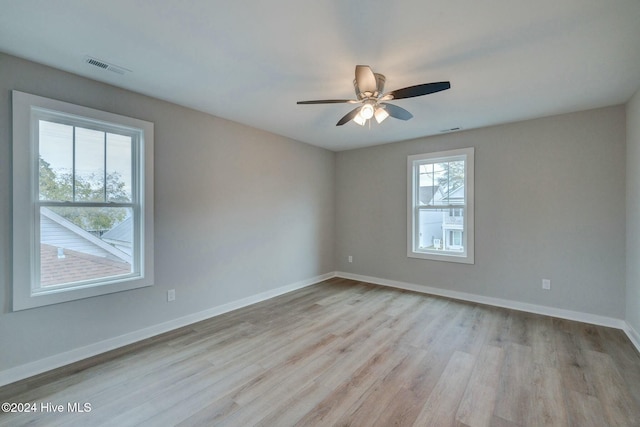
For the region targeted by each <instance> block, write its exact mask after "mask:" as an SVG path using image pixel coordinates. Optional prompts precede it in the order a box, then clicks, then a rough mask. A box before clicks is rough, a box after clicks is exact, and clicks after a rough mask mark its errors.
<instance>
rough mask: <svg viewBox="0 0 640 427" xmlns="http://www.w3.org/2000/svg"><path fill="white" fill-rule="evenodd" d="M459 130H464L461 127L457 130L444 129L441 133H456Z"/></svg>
mask: <svg viewBox="0 0 640 427" xmlns="http://www.w3.org/2000/svg"><path fill="white" fill-rule="evenodd" d="M458 130H462V128H461V127H456V128H449V129H442V130H441V131H440V133H446V132H455V131H458Z"/></svg>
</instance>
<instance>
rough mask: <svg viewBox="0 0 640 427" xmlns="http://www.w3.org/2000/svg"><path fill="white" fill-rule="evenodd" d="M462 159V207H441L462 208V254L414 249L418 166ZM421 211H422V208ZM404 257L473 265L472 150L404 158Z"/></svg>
mask: <svg viewBox="0 0 640 427" xmlns="http://www.w3.org/2000/svg"><path fill="white" fill-rule="evenodd" d="M456 160H464V162H465V163H464V164H465V173H464V176H465V183H464V199H465V205H464V206H460V205H450V206H446V205H445V206H443V207H442V208H443V209H460V208H461V207H463V208H464V209H463V224H464V230H463V233H462V236H463V239H462V240H463V242H462V243H463V247H464V251H461V252H458V251H445V250H433V249H432V250H429V249H421V248H419V247H418V242H419V236H418V233H419V226H418V223H417V221H418V219H419V215H418V212H419V211H420V209H421V208H420V195H419V187H420V184H419V179H420V178H419V166H420V165H421V164H425V163H440V162H446V161H456ZM422 209H425V208H424V207H423V208H422ZM407 257H409V258H420V259H429V260H434V261H448V262H458V263H464V264H474V262H475V257H474V148H473V147H469V148H460V149H456V150H448V151H440V152H434V153H424V154H415V155H411V156H408V157H407Z"/></svg>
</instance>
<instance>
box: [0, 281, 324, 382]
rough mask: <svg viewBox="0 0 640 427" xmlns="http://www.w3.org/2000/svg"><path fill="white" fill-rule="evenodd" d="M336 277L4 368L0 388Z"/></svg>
mask: <svg viewBox="0 0 640 427" xmlns="http://www.w3.org/2000/svg"><path fill="white" fill-rule="evenodd" d="M332 277H335V272H331V273H326V274H322V275H320V276H315V277H312V278H309V279H306V280H301V281H299V282H295V283H291V284H289V285H285V286H282V287H279V288H276V289H272V290H270V291H266V292H262V293H259V294H256V295H252V296H249V297H246V298H242V299H239V300H236V301H231V302H228V303H226V304H222V305H219V306H217V307H213V308H210V309H208V310H204V311H200V312H198V313H193V314H189V315H187V316H183V317H179V318H177V319H173V320H170V321H167V322H164V323H160V324H158V325H154V326H150V327H148V328H144V329H140V330H137V331H134V332H129V333H127V334H124V335H120V336H118V337H114V338H109V339H106V340H103V341H99V342H96V343H93V344H89V345H88V346H85V347H81V348H76V349H74V350H70V351H67V352H64V353H59V354H56V355H53V356H49V357H47V358H44V359H40V360H36V361H34V362H30V363H26V364H24V365H19V366H16V367H13V368H9V369H5V370H4V371H0V387H1V386H4V385H7V384H10V383H13V382H16V381H20V380H23V379H25V378H29V377H32V376H34V375H38V374H41V373H43V372H47V371H50V370H52V369H56V368H60V367H62V366H65V365H69V364H71V363H74V362H78V361H80V360H83V359H87V358H89V357H92V356H96V355H98V354H102V353H105V352H107V351H110V350H115V349H117V348H120V347H124V346H126V345H129V344H133V343H136V342H138V341H142V340H144V339H147V338H151V337H154V336H156V335H160V334H163V333H165V332H169V331H172V330H174V329H178V328H181V327H184V326H188V325H190V324H192V323H196V322H200V321H202V320H206V319H209V318H211V317H215V316H219V315H221V314H224V313H227V312H229V311H233V310H237V309H239V308H242V307H246V306H249V305H252V304H255V303H258V302H261V301H265V300H268V299H271V298H274V297H277V296H279V295H283V294H286V293H289V292H292V291H295V290H298V289H302V288H306V287H307V286H312V285H315V284H317V283H320V282H323V281H325V280H328V279H331V278H332Z"/></svg>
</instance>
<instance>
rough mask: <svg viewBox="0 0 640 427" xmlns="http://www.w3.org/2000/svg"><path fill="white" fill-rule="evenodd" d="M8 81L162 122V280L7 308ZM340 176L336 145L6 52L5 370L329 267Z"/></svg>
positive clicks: (1, 136) (1, 162) (0, 333)
mask: <svg viewBox="0 0 640 427" xmlns="http://www.w3.org/2000/svg"><path fill="white" fill-rule="evenodd" d="M12 89H16V90H20V91H23V92H28V93H33V94H36V95H40V96H45V97H50V98H55V99H59V100H63V101H67V102H73V103H76V104H80V105H84V106H88V107H92V108H97V109H100V110H105V111H110V112H114V113H118V114H124V115H128V116H132V117H136V118H140V119H143V120H148V121H151V122H154V123H155V255H156V257H155V277H156V280H155V281H156V284H155V286H153V287H151V288H144V289H138V290H134V291H128V292H122V293H117V294H112V295H106V296H101V297H96V298H89V299H85V300H80V301H74V302H69V303H64V304H58V305H53V306H48V307H44V308H37V309H31V310H26V311H21V312H15V313H13V312H11V310H10V308H11V303H10V301H11V209H12V207H11V179H12V178H11V99H10V90H12ZM334 179H335V154H334V153H332V152H330V151H327V150H323V149H320V148H316V147H312V146H310V145H306V144H302V143H299V142H296V141H292V140H289V139H286V138H284V137H280V136H276V135H273V134H269V133H266V132H263V131H259V130H256V129H252V128H248V127H246V126H242V125H239V124H237V123H233V122H229V121H226V120H223V119H219V118H216V117H212V116H210V115H207V114H203V113H200V112H197V111H194V110H190V109H187V108H183V107H180V106H177V105H173V104H170V103H167V102H163V101H159V100H156V99H152V98H149V97H145V96H142V95H139V94H135V93H132V92H129V91H125V90H121V89H117V88H114V87H111V86H108V85H104V84H101V83H97V82H95V81H92V80H88V79H84V78H81V77H78V76H74V75H71V74H68V73H64V72H62V71H58V70H54V69H51V68H48V67H45V66H42V65H37V64H34V63H31V62H28V61H24V60H21V59H17V58H14V57H11V56H7V55H4V54H0V200H2V205H1V206H0V342H1V344H0V371H1V370H4V369H8V368H11V367H15V366H18V365H22V364H26V363H28V362H31V361H35V360H39V359H42V358H45V357H47V356H51V355H55V354H58V353H62V352H66V351H69V350H72V349H75V348H79V347H83V346H86V345H89V344H92V343H95V342H99V341H101V340H105V339H109V338H112V337H117V336H120V335H123V334H126V333H128V332H132V331H136V330H139V329H142V328H145V327H148V326H152V325H157V324H159V323H162V322H166V321H170V320H172V319H176V318H179V317H182V316H186V315H189V314H193V313H197V312H199V311H203V310H207V309H210V308H212V307H215V306H218V305H221V304H224V303H227V302H231V301H235V300H238V299H241V298H243V297H248V296H252V295H256V294H258V293H261V292H265V291H268V290H271V289H275V288H278V287H282V286H286V285H290V284H293V283H296V282H299V281H303V280H306V279H310V278H312V277H315V276H318V275H321V274H325V273H328V272H331V271H333V270H334V266H333V248H334V241H333V235H334V234H333V233H334V218H335V212H334V185H335V183H334ZM171 288H175V289H176V301H175V302H173V303H167V302H166V291H167V290H168V289H171Z"/></svg>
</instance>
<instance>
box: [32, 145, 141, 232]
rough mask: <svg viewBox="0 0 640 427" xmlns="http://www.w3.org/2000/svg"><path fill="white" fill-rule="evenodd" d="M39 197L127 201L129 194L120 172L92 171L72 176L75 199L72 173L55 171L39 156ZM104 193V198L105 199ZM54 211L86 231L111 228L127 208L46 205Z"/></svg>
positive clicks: (77, 200)
mask: <svg viewBox="0 0 640 427" xmlns="http://www.w3.org/2000/svg"><path fill="white" fill-rule="evenodd" d="M39 160H40V165H39V171H40V179H39V181H40V200H47V201H59V202H65V201H68V202H71V201H76V202H105V201H110V202H128V201H130V198H129V195H128V194H127V192H126V190H125V183H124V182H123V181H122V180H121V178H120V174H118V173H117V172H113V173H110V174H107V177H106V178H107V182H106V185H104V184H103V180H104V176H98V175H96V174H91V175H90V176H89V177H87V178H83V177H81V176H76V177H75V200H73V187H74V186H73V184H74V177H73V175H72V174H71V173H56V172H55V171H54V170H53V169H52V168H51V165H50V164H49V163H48V162H47V161H45V160H44V159H42V157H40V159H39ZM105 197H106V200H105ZM49 209H51V210H52V211H53V212H55V213H57V214H58V215H60V216H62V217H63V218H65V219H67V220H68V221H70V222H72V223H73V224H75V225H77V226H78V227H81V228H82V229H84V230H86V231H92V232H99V233H102V232H104V231H107V230H110V229H111V228H113V226H114V225H116V224H118V223H120V222H122V221H123V220H124V219H125V218H126V217H127V208H111V207H70V206H59V207H49Z"/></svg>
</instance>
